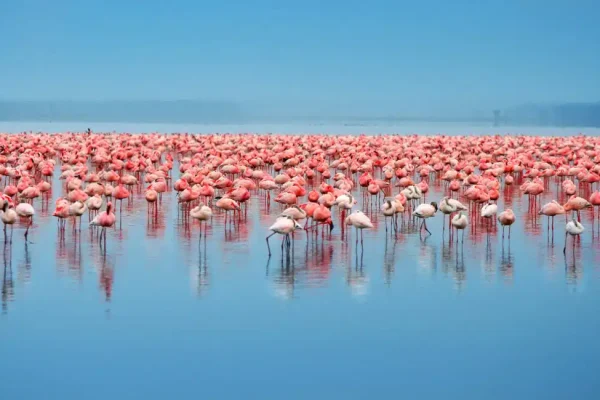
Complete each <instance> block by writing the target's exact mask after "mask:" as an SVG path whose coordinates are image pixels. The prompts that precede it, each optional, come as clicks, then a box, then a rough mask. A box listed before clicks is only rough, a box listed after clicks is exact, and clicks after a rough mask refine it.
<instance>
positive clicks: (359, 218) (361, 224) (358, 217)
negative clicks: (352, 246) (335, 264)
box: [345, 210, 373, 246]
mask: <svg viewBox="0 0 600 400" xmlns="http://www.w3.org/2000/svg"><path fill="white" fill-rule="evenodd" d="M345 223H346V225H351V226H353V227H354V228H356V243H358V231H359V230H360V244H361V246H362V244H363V230H364V229H373V223H372V222H371V219H370V218H369V217H368V216H367V215H366V214H365V213H364V212H362V211H360V210H356V211H354V212H353V213H352V214H350V215H348V216H347V217H346V221H345Z"/></svg>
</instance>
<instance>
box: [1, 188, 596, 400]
mask: <svg viewBox="0 0 600 400" xmlns="http://www.w3.org/2000/svg"><path fill="white" fill-rule="evenodd" d="M59 187H60V186H59V183H58V180H57V179H56V181H55V184H54V188H55V189H54V192H53V198H56V197H58V196H59V195H60V189H58V188H59ZM430 188H431V192H430V193H429V194H428V197H427V200H433V199H439V197H441V190H442V189H441V186H440V184H439V183H438V184H435V183H432V184H431V185H430ZM551 188H552V189H551V190H550V191H549V192H548V193H545V194H544V195H543V199H542V200H541V201H542V203H543V202H545V201H546V200H549V199H551V198H555V197H557V196H556V193H555V187H554V186H551ZM504 196H505V197H506V198H507V199H511V200H512V207H513V209H514V210H515V213H516V214H517V223H516V224H515V226H514V227H513V232H512V237H511V240H510V242H509V241H508V240H506V239H505V241H504V244H502V238H501V232H500V231H499V230H498V229H497V228H495V227H494V228H493V229H492V232H491V237H490V239H489V242H488V238H487V232H486V229H485V227H484V226H478V227H477V228H476V229H471V230H469V231H467V233H466V235H465V243H464V245H462V246H461V245H460V244H459V245H456V244H455V243H449V241H448V236H447V235H448V232H447V231H446V233H445V238H443V237H442V219H441V215H440V216H438V217H436V218H435V219H433V220H431V222H430V223H429V229H430V230H431V231H432V232H433V235H432V236H431V237H429V238H428V239H426V240H425V241H422V240H420V239H419V235H418V232H417V227H416V225H415V224H414V222H413V221H410V220H409V219H405V221H404V222H403V223H402V224H401V232H400V233H399V234H398V235H397V236H396V237H393V236H386V234H385V229H384V227H383V219H382V218H381V217H377V216H376V215H373V216H372V218H373V220H374V222H375V225H376V229H375V230H373V231H368V232H365V244H364V249H362V250H361V249H360V248H356V247H355V243H354V236H352V235H354V233H352V232H351V233H350V235H349V237H348V238H346V239H342V234H341V231H340V229H339V224H338V226H337V227H336V229H335V230H334V232H333V234H332V235H331V237H328V236H326V237H325V238H324V239H321V238H320V237H319V239H317V238H316V237H315V236H314V235H311V236H310V238H309V239H308V240H307V235H306V233H304V232H297V233H296V234H295V243H294V248H293V253H292V254H290V256H289V258H288V257H287V256H286V257H282V255H281V252H280V248H279V243H278V241H277V240H275V241H273V249H274V251H273V253H274V254H273V257H272V258H271V259H270V260H269V259H268V257H267V249H266V245H265V236H266V234H267V227H268V226H269V224H270V222H271V221H272V220H273V217H274V216H275V215H276V214H277V212H278V211H279V208H278V205H277V204H275V203H273V204H272V205H271V208H270V209H269V208H268V207H267V205H266V204H265V203H264V200H262V198H261V197H259V196H253V198H252V201H251V203H250V206H249V208H248V211H247V216H246V218H245V219H244V220H242V221H241V222H239V223H237V224H236V225H234V226H233V227H227V228H226V227H225V226H224V224H223V221H224V216H223V214H216V215H215V217H214V219H213V221H212V225H211V226H210V227H209V229H208V233H207V238H206V240H205V241H200V240H199V236H198V231H199V228H198V226H197V225H196V224H192V225H191V226H188V225H185V224H183V223H182V222H181V220H180V219H179V217H178V209H177V203H176V199H175V196H174V195H173V194H172V193H170V194H169V195H168V196H165V199H164V203H163V207H162V210H161V212H160V213H159V214H158V216H157V217H156V218H150V219H149V218H148V216H147V208H146V203H145V201H144V199H143V195H142V192H137V191H136V195H135V198H134V200H133V201H132V202H130V203H127V202H125V203H124V205H123V222H122V227H120V228H119V227H117V229H114V230H110V231H109V233H108V238H107V244H108V246H107V247H108V248H107V251H106V253H104V252H103V251H101V249H100V247H99V246H98V243H97V236H96V235H97V234H96V233H93V232H91V231H90V230H89V229H88V228H87V227H86V224H87V221H84V224H83V225H84V228H83V230H82V231H81V232H78V231H75V232H73V230H72V227H71V225H67V228H66V231H65V233H64V236H61V235H60V234H59V232H58V229H57V224H56V221H55V220H54V219H53V218H52V217H51V213H52V211H53V199H49V200H48V202H49V208H50V210H48V209H47V208H46V206H45V205H44V209H42V204H41V203H36V209H37V210H38V214H37V215H36V219H35V220H34V226H33V228H32V231H31V232H30V238H31V240H32V241H33V242H34V243H33V244H29V245H25V244H24V241H23V238H22V235H23V232H24V229H25V225H24V224H22V225H18V226H16V227H15V230H14V234H13V243H12V245H10V244H8V243H5V242H4V241H3V240H2V239H0V246H3V249H2V251H3V266H2V267H3V268H2V271H3V275H2V315H1V316H0V376H1V377H2V379H1V382H2V394H3V395H4V396H6V398H11V399H12V398H15V399H33V398H36V399H44V398H48V399H54V398H62V399H81V398H85V399H96V398H98V399H100V398H103V399H106V398H111V397H112V398H146V399H152V398H165V397H169V398H190V397H200V396H201V397H207V398H235V399H240V398H282V397H285V398H293V399H296V398H298V399H305V398H312V399H331V398H342V397H343V398H349V399H355V398H356V399H363V398H384V397H390V398H392V397H393V398H442V397H444V398H458V397H460V398H486V399H489V398H508V397H510V398H532V397H535V398H556V399H565V398H590V399H592V398H597V396H598V391H599V389H600V387H599V384H598V383H597V380H596V377H595V372H594V370H593V365H594V362H595V361H596V360H597V359H598V356H600V345H599V344H598V340H597V339H596V332H597V328H598V325H599V322H600V317H598V313H597V304H598V301H599V300H600V295H599V293H600V290H599V289H600V262H599V258H600V234H599V231H598V229H599V227H598V225H597V223H594V225H593V226H592V219H593V216H595V215H596V214H592V211H585V212H584V213H583V214H582V217H583V223H584V224H585V225H586V226H587V228H588V229H587V230H586V232H585V234H584V235H582V238H581V242H580V243H576V247H575V251H574V252H571V248H569V249H568V252H567V257H566V258H565V257H564V256H563V253H562V247H563V240H564V236H563V232H564V230H563V229H564V220H560V219H557V220H556V224H555V225H556V228H555V229H556V233H555V234H554V239H552V235H551V234H549V233H548V232H547V229H546V227H547V225H546V221H545V219H543V218H541V217H538V216H537V215H534V214H531V213H529V214H528V211H527V206H528V204H527V201H526V199H525V198H524V197H522V196H521V195H520V192H519V188H518V186H515V187H514V188H512V189H507V191H504V192H503V197H504ZM503 197H501V199H502V198H503ZM359 198H360V197H359ZM38 201H39V200H38ZM44 204H45V203H44ZM499 208H500V209H502V208H503V201H501V202H500V207H499ZM595 212H596V213H597V212H598V210H596V211H595ZM526 215H529V217H526ZM334 217H336V218H337V217H338V216H337V215H334ZM84 218H86V217H84ZM559 220H560V221H559Z"/></svg>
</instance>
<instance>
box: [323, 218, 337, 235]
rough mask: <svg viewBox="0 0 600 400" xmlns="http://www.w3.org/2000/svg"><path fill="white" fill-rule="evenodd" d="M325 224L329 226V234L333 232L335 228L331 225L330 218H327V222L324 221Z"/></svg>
mask: <svg viewBox="0 0 600 400" xmlns="http://www.w3.org/2000/svg"><path fill="white" fill-rule="evenodd" d="M325 223H327V224H329V232H333V228H335V226H334V225H333V221H332V220H331V217H329V218H327V221H325Z"/></svg>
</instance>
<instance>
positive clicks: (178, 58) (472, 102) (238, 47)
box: [0, 0, 600, 115]
mask: <svg viewBox="0 0 600 400" xmlns="http://www.w3.org/2000/svg"><path fill="white" fill-rule="evenodd" d="M599 4H600V3H598V2H595V1H573V2H567V1H561V2H552V1H544V2H541V1H540V2H537V1H536V2H534V1H422V2H417V1H409V2H402V1H389V2H386V1H372V2H366V1H348V0H346V1H312V0H307V1H302V2H287V1H262V0H257V1H239V2H233V1H211V2H204V1H175V0H174V1H156V0H145V1H113V0H87V1H79V0H78V1H75V0H71V1H66V0H62V1H61V0H55V1H50V0H48V1H42V0H19V1H12V2H4V4H2V5H1V6H0V48H1V49H2V62H0V97H1V98H3V99H40V100H47V99H73V100H78V99H82V100H83V99H85V100H106V99H209V100H210V99H217V100H232V101H236V102H239V103H241V104H244V105H248V106H251V107H255V108H257V109H259V110H263V111H265V112H266V113H268V112H270V111H272V112H274V113H276V112H292V113H295V114H335V115H352V114H354V115H382V114H401V115H446V114H453V113H459V114H465V113H466V114H469V113H472V112H475V111H477V110H480V111H481V112H486V113H487V112H488V111H489V110H491V109H492V108H495V107H505V106H510V105H514V104H521V103H526V102H559V101H597V100H600V95H598V93H600V79H598V71H600V52H599V51H598V50H599V47H598V43H597V41H598V39H599V38H600V24H597V21H596V20H595V17H596V16H598V15H600V5H599Z"/></svg>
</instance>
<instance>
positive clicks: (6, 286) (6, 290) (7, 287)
mask: <svg viewBox="0 0 600 400" xmlns="http://www.w3.org/2000/svg"><path fill="white" fill-rule="evenodd" d="M3 261H4V263H3V264H4V265H3V267H4V268H3V272H2V313H3V314H6V313H8V303H9V302H11V301H13V298H14V294H15V290H14V289H15V287H14V281H13V271H12V246H11V245H9V244H8V243H7V242H4V255H3Z"/></svg>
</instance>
